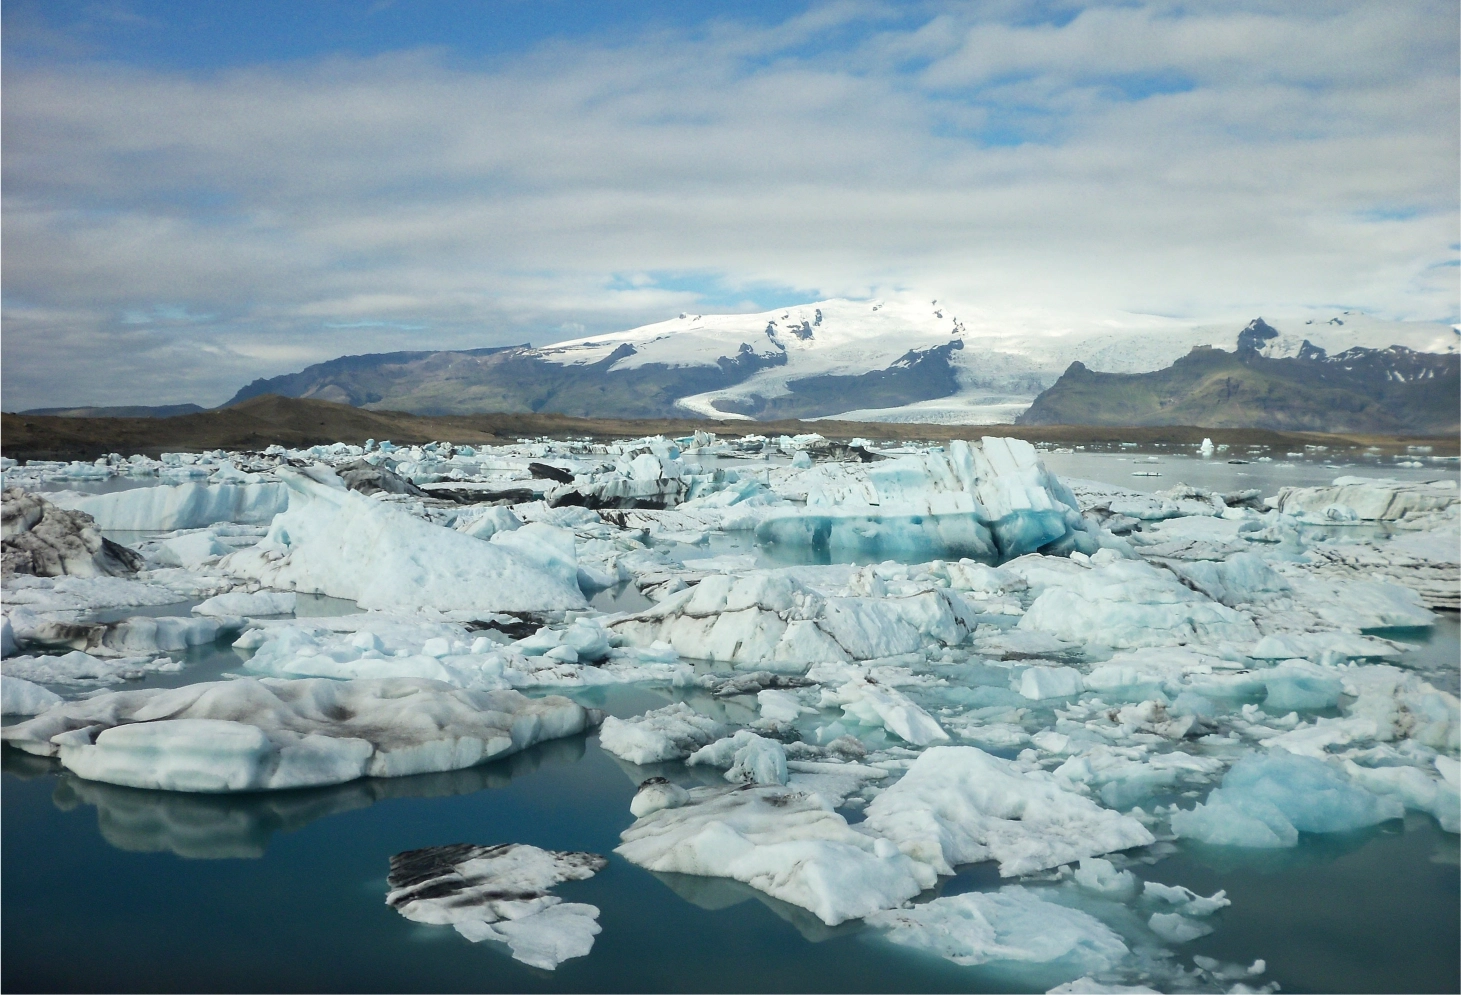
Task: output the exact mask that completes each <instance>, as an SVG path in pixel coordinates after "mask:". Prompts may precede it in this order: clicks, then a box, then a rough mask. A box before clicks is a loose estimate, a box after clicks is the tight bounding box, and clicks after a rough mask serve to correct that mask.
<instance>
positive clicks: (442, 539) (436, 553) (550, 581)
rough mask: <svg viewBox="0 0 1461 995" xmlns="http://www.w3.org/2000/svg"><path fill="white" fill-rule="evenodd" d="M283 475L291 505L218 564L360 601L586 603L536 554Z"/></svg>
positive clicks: (491, 607) (507, 607)
mask: <svg viewBox="0 0 1461 995" xmlns="http://www.w3.org/2000/svg"><path fill="white" fill-rule="evenodd" d="M281 473H284V471H281ZM286 483H287V484H288V486H289V488H290V503H289V510H288V511H286V512H284V513H283V514H280V515H278V516H277V517H276V518H275V519H274V523H273V525H272V526H271V527H270V529H269V533H268V535H267V536H265V537H264V539H263V541H261V542H260V543H259V544H258V545H257V546H254V547H253V548H251V549H245V550H241V551H239V552H237V553H234V554H232V555H230V556H228V557H225V558H224V559H223V561H222V562H221V563H220V565H219V566H220V568H221V569H223V570H225V571H226V572H229V573H232V574H235V575H239V576H244V577H252V578H254V579H256V580H259V581H261V582H262V583H264V584H266V585H268V586H270V587H275V588H282V589H292V590H297V591H307V592H312V593H317V594H328V595H331V596H333V597H337V598H346V599H348V600H351V601H355V602H357V603H358V604H359V605H360V607H362V608H367V609H371V608H376V609H393V610H401V609H409V608H434V609H439V610H450V609H464V610H479V611H549V610H559V609H570V608H583V607H585V606H586V604H587V602H585V601H584V597H583V592H582V591H580V590H579V588H578V586H577V583H576V581H575V582H570V580H569V579H568V578H567V576H565V572H566V570H558V569H556V568H553V567H552V566H551V565H548V564H546V561H545V560H544V558H543V557H538V558H529V557H527V556H525V555H523V554H522V553H521V552H520V551H518V550H514V549H509V548H507V547H506V546H505V545H503V544H501V543H499V542H496V541H492V542H482V541H480V540H478V539H474V538H472V537H471V536H469V535H467V534H465V533H463V532H457V531H455V530H453V529H447V528H442V527H441V526H439V525H432V524H431V523H429V522H424V521H422V520H421V519H419V518H416V517H414V516H412V515H410V514H407V513H406V512H405V511H402V510H401V509H399V508H395V507H393V506H391V505H388V504H383V503H381V502H379V501H375V500H373V499H371V498H368V497H365V496H363V495H361V494H358V493H356V492H354V491H348V490H345V489H344V487H343V486H330V485H328V484H322V483H319V482H318V481H315V480H313V479H311V478H310V477H308V476H305V475H304V474H302V473H287V474H286ZM521 531H523V530H515V531H512V532H505V533H502V535H503V536H515V535H517V534H518V533H519V532H521ZM545 555H546V554H545ZM554 558H555V561H556V559H561V556H560V555H559V554H558V553H556V552H555V553H554ZM576 572H577V568H576V567H575V568H574V574H576Z"/></svg>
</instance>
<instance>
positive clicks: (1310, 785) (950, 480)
mask: <svg viewBox="0 0 1461 995" xmlns="http://www.w3.org/2000/svg"><path fill="white" fill-rule="evenodd" d="M872 448H873V449H878V450H880V451H881V454H882V455H884V456H886V457H888V458H887V459H881V460H877V461H876V462H871V463H863V462H861V457H860V456H859V455H858V454H856V453H851V452H849V451H847V450H843V449H839V448H838V447H836V446H834V445H832V444H829V443H827V442H826V441H825V440H822V439H820V438H818V437H799V438H797V439H787V438H783V439H770V440H765V439H755V438H751V439H744V440H717V439H714V438H712V437H706V436H697V437H695V438H692V439H685V440H666V439H646V440H637V441H634V442H630V443H615V444H612V445H609V446H603V445H589V444H584V443H576V444H567V443H561V442H559V443H553V442H547V441H541V442H534V443H524V444H520V445H516V446H507V447H500V448H493V449H469V448H456V447H448V446H445V445H436V446H430V447H407V448H397V447H393V446H390V445H389V444H388V443H387V444H382V445H379V446H376V445H372V446H370V447H369V448H368V449H366V448H363V447H345V446H336V447H315V448H314V449H312V450H305V451H297V452H285V451H283V450H279V449H277V447H276V449H275V450H273V451H271V452H269V453H265V454H253V455H249V456H239V455H236V454H227V453H211V454H169V455H167V456H164V458H163V459H162V460H147V459H144V458H140V457H139V458H133V459H130V460H121V459H113V460H103V461H99V462H98V463H92V464H55V465H33V466H27V467H14V466H11V465H9V463H8V461H7V464H6V466H5V468H4V474H5V483H6V486H7V487H22V488H25V489H27V490H29V491H30V492H32V493H41V494H42V495H43V496H45V497H47V498H48V499H50V500H52V501H53V502H54V503H55V507H57V508H60V509H62V510H63V511H64V510H66V509H72V510H76V511H83V512H85V513H86V514H88V515H91V516H92V519H93V521H94V522H95V526H93V528H95V529H96V530H97V531H96V537H97V538H96V539H95V540H94V539H91V538H88V535H89V534H88V533H86V531H85V528H82V527H81V526H80V525H78V524H77V520H73V519H70V518H65V516H64V515H57V516H56V517H55V519H53V520H52V522H51V524H49V525H47V524H44V522H41V521H37V522H28V523H27V521H24V520H21V519H16V520H15V521H12V519H11V518H9V517H7V521H6V548H7V561H6V562H7V575H6V578H5V582H4V594H5V599H4V601H5V604H4V610H5V615H6V618H5V625H4V651H5V657H4V660H3V663H0V673H3V675H4V677H3V681H0V684H3V690H4V699H5V710H6V712H7V715H6V718H5V730H4V735H5V738H6V741H7V743H8V745H7V746H6V748H5V751H4V760H5V790H4V793H3V805H4V814H5V826H6V832H5V834H4V838H3V841H0V846H3V849H4V886H3V887H4V903H3V909H0V915H3V917H4V930H5V936H6V939H7V940H9V941H10V943H9V944H8V945H7V951H6V952H7V957H6V958H5V964H4V967H3V972H4V980H5V983H6V984H9V985H10V986H11V987H14V988H16V989H20V988H26V987H48V988H58V989H65V988H91V989H97V988H115V987H118V986H119V985H122V984H126V983H127V982H126V981H125V980H124V979H128V978H130V979H136V978H142V977H145V978H149V979H154V983H153V985H152V986H153V987H159V988H165V989H189V990H193V989H214V988H218V989H225V988H238V989H243V988H248V989H251V990H252V989H284V988H287V989H298V988H306V987H318V988H331V989H342V990H349V989H355V988H371V989H377V988H381V987H391V988H396V989H400V990H443V989H448V988H468V987H471V988H490V989H496V990H538V989H544V990H551V989H557V988H563V989H568V990H584V989H595V988H621V989H625V988H633V989H636V990H653V989H664V988H673V989H677V990H679V989H684V990H732V989H734V990H830V989H835V988H844V989H852V990H954V989H958V990H970V989H973V990H988V991H996V990H1012V991H1045V990H1048V989H1051V988H1056V987H1059V986H1064V985H1070V989H1069V990H1095V988H1097V987H1100V986H1105V987H1108V988H1114V987H1118V986H1126V987H1128V988H1140V987H1145V988H1148V989H1153V990H1162V991H1169V990H1170V991H1219V990H1221V991H1227V990H1230V989H1233V988H1234V986H1236V985H1241V986H1246V987H1247V988H1249V989H1261V988H1263V987H1264V986H1272V985H1274V984H1278V985H1281V986H1282V988H1283V990H1336V991H1338V990H1400V989H1404V990H1417V991H1430V990H1437V991H1439V990H1455V988H1456V987H1457V982H1458V978H1457V973H1456V972H1457V969H1456V964H1457V959H1458V958H1457V954H1458V951H1457V941H1456V936H1457V932H1458V922H1457V919H1458V914H1457V905H1458V902H1457V894H1458V876H1457V869H1456V868H1457V856H1456V853H1457V851H1456V840H1457V836H1456V835H1455V834H1456V831H1457V828H1458V826H1457V822H1458V803H1457V798H1458V790H1461V789H1458V783H1457V781H1458V779H1457V755H1458V753H1457V734H1458V720H1457V703H1456V698H1455V694H1456V691H1457V683H1458V682H1457V660H1458V653H1461V647H1458V642H1457V627H1456V622H1455V618H1456V616H1455V609H1456V607H1457V599H1458V595H1461V591H1458V579H1457V564H1456V560H1457V558H1458V557H1457V547H1458V540H1457V507H1458V506H1457V503H1456V474H1455V470H1454V463H1448V462H1446V461H1443V460H1437V459H1432V458H1431V456H1430V455H1428V454H1424V453H1407V454H1404V458H1402V459H1398V460H1397V459H1391V458H1389V457H1386V458H1385V459H1383V460H1382V459H1381V458H1379V457H1375V456H1373V455H1365V454H1342V455H1339V454H1333V453H1327V452H1322V453H1321V452H1310V453H1305V454H1295V455H1290V454H1286V453H1267V452H1259V451H1254V452H1248V451H1247V450H1244V451H1242V452H1234V451H1231V450H1229V451H1221V450H1218V451H1215V452H1213V453H1211V454H1210V455H1208V456H1207V457H1205V458H1204V457H1203V456H1201V455H1200V454H1199V453H1198V451H1197V449H1196V447H1190V448H1191V451H1190V452H1188V451H1181V452H1178V451H1170V450H1165V449H1149V450H1135V449H1128V448H1121V447H1113V451H1111V452H1104V453H1096V452H1090V451H1082V452H1074V451H1072V452H1057V451H1054V450H1053V449H1050V448H1047V449H1046V450H1045V451H1043V452H1042V451H1037V450H1035V449H1033V448H1031V447H1022V446H1020V445H1015V444H1010V443H1006V442H1004V441H1003V440H994V441H992V442H986V443H983V444H981V443H978V442H975V443H972V444H969V445H962V446H961V445H949V446H945V447H933V448H930V447H918V446H908V447H900V448H899V449H891V448H889V447H877V446H874V447H872ZM849 456H850V457H852V459H847V458H846V457H849ZM1265 457H1266V459H1265ZM291 458H292V460H293V463H294V465H292V466H291V465H288V463H287V461H288V460H289V459H291ZM1228 459H1241V460H1243V462H1234V463H1229V462H1227V460H1228ZM362 460H363V461H364V465H365V467H366V469H365V470H364V471H362V470H361V469H360V466H361V461H362ZM300 463H303V464H307V465H306V466H304V467H300V466H299V465H298V464H300ZM530 463H539V464H547V465H549V466H551V467H553V468H554V469H555V471H556V473H555V474H552V475H547V474H544V472H543V471H542V470H541V469H539V470H538V471H537V472H534V470H533V469H531V468H530V467H529V464H530ZM1402 463H1403V464H1417V465H1404V466H1402V465H1398V464H1402ZM345 467H354V469H352V470H351V471H350V479H351V480H352V481H353V482H354V485H355V486H354V488H353V489H352V488H347V487H345V486H344V480H345V478H344V477H343V476H342V475H341V474H339V473H337V472H336V471H337V469H343V468H345ZM1137 474H1140V476H1138V475H1137ZM1148 474H1160V475H1161V476H1148ZM555 477H556V478H563V477H569V478H571V482H564V481H563V480H562V479H555ZM361 481H365V483H364V484H362V483H361ZM68 484H69V485H71V486H68ZM1183 484H1185V485H1190V486H1181V485H1183ZM123 485H126V486H123ZM131 485H136V486H131ZM148 491H151V493H148ZM484 496H485V497H487V498H490V499H492V500H494V501H496V502H497V503H495V504H490V505H489V504H483V503H481V502H482V499H483V498H484ZM525 498H526V500H525ZM63 519H64V522H63ZM64 523H69V524H66V526H65V528H62V524H64ZM67 529H69V530H70V531H67ZM22 534H29V535H30V536H31V538H21V539H19V540H17V539H16V537H17V536H21V535H22ZM102 535H105V536H107V537H109V538H112V539H113V540H114V541H118V542H120V543H122V545H124V546H126V547H127V548H128V549H130V550H132V551H133V553H135V555H136V560H137V562H136V563H135V564H134V565H135V566H136V569H135V570H132V569H121V570H120V571H119V568H117V566H116V564H117V563H118V562H122V560H119V559H118V557H117V555H116V554H105V555H104V554H103V552H101V551H99V550H100V547H99V545H98V541H99V538H100V537H101V536H102ZM38 543H39V544H41V545H37V544H38ZM88 543H90V545H88ZM12 546H13V547H14V548H15V549H16V550H19V551H21V552H24V553H25V554H26V555H27V556H28V557H30V559H29V560H27V562H42V561H45V562H47V563H55V564H59V565H60V566H59V567H58V568H54V569H53V568H49V567H47V568H42V570H41V571H40V572H41V573H43V574H49V575H43V576H35V575H27V574H24V573H18V572H13V571H12V570H11V569H10V565H12V564H13V563H14V562H19V560H17V559H14V558H12V557H11V556H10V555H9V551H10V550H11V548H12ZM93 547H97V548H95V549H94V548H93ZM122 559H123V560H125V559H126V558H125V557H123V558H122ZM327 692H328V693H327ZM519 693H521V694H522V695H526V697H520V696H519ZM602 711H607V712H608V713H610V715H611V716H612V717H611V718H609V719H608V720H606V721H604V723H603V725H602V726H601V727H599V726H598V725H597V723H598V721H599V719H600V717H601V712H602ZM535 744H536V745H535ZM493 757H499V758H501V759H495V760H494V759H492V758H493ZM418 772H420V773H418ZM362 775H365V776H362ZM641 782H649V783H647V784H645V785H644V786H643V787H642V788H641V787H640V785H641ZM287 785H314V786H313V787H294V788H291V789H290V790H262V791H261V790H259V789H260V788H263V789H269V788H276V787H284V786H287ZM139 786H142V787H139ZM155 787H163V788H166V789H168V790H147V789H145V788H155ZM377 802H379V803H380V804H376V803H377ZM454 843H467V844H474V845H493V844H498V843H521V844H526V845H529V846H533V847H539V848H542V849H544V850H554V851H585V852H590V853H597V854H602V855H605V856H606V857H608V860H609V863H608V865H607V867H606V868H605V869H604V870H603V871H601V872H600V873H598V874H596V875H594V876H593V877H592V878H591V879H588V880H575V881H568V882H565V883H563V884H561V885H559V886H558V887H557V888H555V889H554V890H555V894H556V895H557V896H559V897H561V901H562V903H563V904H562V906H561V907H562V908H567V909H569V910H576V909H596V910H598V916H597V920H596V924H597V925H596V926H595V925H594V921H593V920H591V918H587V917H586V915H587V914H586V913H585V915H580V916H579V917H578V919H577V920H575V921H574V922H575V924H577V925H575V927H574V929H576V930H577V932H576V933H575V932H574V930H567V932H564V931H563V930H559V931H558V932H554V931H553V930H551V929H550V930H548V931H547V932H543V931H542V928H541V927H539V933H540V934H541V935H539V933H535V934H534V937H533V940H532V943H531V944H530V947H531V949H532V950H533V951H535V952H533V953H524V950H526V949H528V948H523V949H518V948H513V949H514V950H515V951H516V954H517V955H518V959H517V960H514V959H512V951H510V950H509V949H508V947H509V946H510V943H476V944H473V943H470V942H468V938H467V936H466V934H465V933H462V934H461V935H458V933H457V932H453V931H451V930H441V929H432V928H430V927H427V926H422V925H419V924H415V923H412V922H410V921H409V920H407V919H404V918H402V917H401V916H399V915H397V914H396V913H395V912H393V911H392V910H391V908H390V906H388V905H386V904H385V901H384V899H385V896H386V892H387V888H386V882H385V873H386V869H387V864H388V861H389V858H390V857H391V855H393V854H397V853H400V852H403V851H407V850H419V849H421V848H425V847H433V846H442V845H445V844H454ZM557 907H558V906H555V908H557ZM200 910H201V911H200ZM549 918H551V917H549ZM579 920H582V922H581V923H580V922H579ZM543 921H544V922H547V920H546V919H544V920H543ZM585 924H586V925H585ZM549 925H552V924H549ZM595 928H597V929H600V930H601V932H600V933H599V934H598V935H597V937H593V936H589V935H588V933H589V932H592V930H593V929H595ZM565 929H567V927H565ZM560 933H562V935H561V936H560V935H559V934H560ZM578 933H584V934H585V935H584V936H583V937H578V935H577V934H578ZM570 934H571V935H570ZM75 936H87V937H89V938H91V939H90V940H89V941H88V942H89V943H93V944H95V945H97V946H99V947H100V950H99V951H98V952H97V953H95V954H91V953H88V956H87V957H85V958H78V957H75V956H72V955H70V954H69V953H68V951H69V950H70V945H71V944H72V943H74V940H73V939H68V938H74V937H75ZM565 937H566V939H565ZM569 941H572V942H569ZM524 942H526V941H524ZM544 944H547V947H546V948H544V949H552V950H554V951H556V952H555V953H553V954H552V955H546V954H543V953H541V952H538V948H540V947H543V945H544ZM519 947H521V943H520V944H519ZM560 948H561V949H560ZM570 948H571V949H570ZM322 949H328V950H330V951H332V953H331V956H330V957H329V958H318V957H314V956H312V955H310V954H308V953H306V952H305V951H308V950H322ZM290 950H295V951H299V954H298V955H296V956H283V955H281V954H280V953H279V952H280V951H290ZM753 950H754V951H755V952H756V955H755V956H754V957H747V956H746V953H747V952H748V951H753ZM260 951H268V952H269V953H268V955H267V956H261V955H260ZM585 951H586V952H585ZM564 957H567V958H568V959H562V958H564ZM523 961H526V963H523ZM533 963H536V964H538V965H540V966H539V967H536V968H535V967H530V966H528V965H529V964H533ZM555 964H556V967H553V965H555ZM545 968H552V969H551V971H549V970H546V969H545Z"/></svg>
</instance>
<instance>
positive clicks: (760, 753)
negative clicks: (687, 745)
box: [685, 729, 787, 784]
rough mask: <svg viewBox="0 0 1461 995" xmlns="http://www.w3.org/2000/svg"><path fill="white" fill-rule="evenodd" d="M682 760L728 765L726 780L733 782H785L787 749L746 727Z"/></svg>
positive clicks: (709, 764) (691, 762) (723, 766)
mask: <svg viewBox="0 0 1461 995" xmlns="http://www.w3.org/2000/svg"><path fill="white" fill-rule="evenodd" d="M685 762H686V763H687V764H690V765H692V766H694V765H696V764H706V765H708V766H710V767H721V768H729V769H728V770H726V772H725V779H726V780H727V781H731V782H732V783H736V784H785V783H786V777H787V774H786V748H785V747H783V746H782V745H781V744H780V743H778V742H777V741H776V740H774V739H766V738H764V737H762V736H758V735H756V734H755V733H754V732H751V731H749V730H747V729H742V730H740V731H739V732H737V733H736V734H735V735H734V736H728V737H726V738H725V739H722V740H719V741H718V742H714V743H711V744H710V745H709V746H702V747H701V748H700V749H698V750H696V751H695V752H694V753H692V754H690V758H689V759H688V760H686V761H685Z"/></svg>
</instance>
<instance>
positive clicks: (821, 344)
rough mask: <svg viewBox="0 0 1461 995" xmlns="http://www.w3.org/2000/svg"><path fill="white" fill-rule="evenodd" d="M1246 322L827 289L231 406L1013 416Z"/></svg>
mask: <svg viewBox="0 0 1461 995" xmlns="http://www.w3.org/2000/svg"><path fill="white" fill-rule="evenodd" d="M1253 324H1254V323H1249V324H1248V325H1246V326H1245V324H1244V322H1242V321H1231V322H1220V323H1209V324H1203V325H1194V324H1191V323H1183V322H1181V321H1177V320H1173V319H1168V318H1161V317H1153V316H1147V315H1133V314H1124V313H1118V314H1113V315H1106V316H1095V317H1092V316H1085V317H1083V318H1081V319H1080V320H1070V319H1064V320H1062V319H1058V318H1055V317H1052V316H1050V315H1048V314H1043V313H1040V312H1038V311H1033V310H1032V311H1030V312H1028V313H1023V314H1013V315H1011V314H989V313H985V312H982V311H980V310H979V309H977V308H973V309H971V308H959V307H954V306H952V305H949V304H947V303H946V302H943V301H939V300H928V299H918V300H913V299H909V298H901V299H895V300H861V301H859V300H840V299H839V300H826V301H819V302H816V303H812V304H806V305H799V306H795V307H786V308H777V309H775V310H772V311H764V312H760V313H757V314H722V315H706V314H688V313H686V314H681V315H679V316H678V317H675V318H671V319H669V320H666V321H661V322H656V323H654V324H650V325H644V326H641V327H638V328H632V329H629V330H627V331H622V332H615V333H610V334H602V335H594V336H590V337H587V338H582V339H577V340H573V341H568V342H560V343H556V344H553V345H549V346H544V347H540V348H533V347H531V346H519V347H508V348H505V349H477V350H467V351H453V352H411V353H390V354H381V355H376V356H352V357H343V358H341V359H338V360H332V361H330V362H328V363H320V364H317V365H315V366H312V367H309V368H307V369H305V370H303V371H301V372H300V373H296V374H290V375H287V376H284V377H275V378H272V379H269V380H258V381H255V382H254V383H252V384H250V385H249V386H248V387H246V388H244V389H243V390H241V391H240V392H239V393H238V395H236V396H235V398H234V399H233V401H232V402H230V403H237V402H238V401H241V400H244V399H246V398H248V397H253V396H257V395H260V394H265V393H277V394H283V395H286V396H291V397H317V398H322V399H325V400H333V401H343V402H346V403H350V404H355V405H358V406H363V407H371V408H382V409H394V410H406V411H416V412H421V413H433V414H440V413H470V412H482V411H533V412H544V413H549V412H553V413H563V414H573V415H584V416H591V417H708V418H744V419H774V418H825V417H837V418H843V419H851V420H864V421H918V422H940V423H955V424H981V423H991V422H1010V421H1013V420H1014V419H1015V418H1016V417H1017V416H1018V415H1019V414H1020V413H1021V412H1023V411H1024V410H1025V409H1026V408H1028V407H1029V405H1030V404H1031V403H1032V402H1033V401H1034V399H1035V398H1036V397H1037V396H1038V395H1039V394H1040V393H1041V392H1042V391H1044V390H1045V389H1047V388H1048V387H1050V386H1051V385H1053V384H1054V383H1055V381H1056V380H1057V379H1058V378H1059V377H1060V375H1061V374H1062V373H1063V372H1064V371H1065V370H1066V369H1067V368H1068V367H1069V366H1070V364H1071V363H1073V362H1081V363H1083V364H1084V365H1085V367H1086V368H1087V369H1088V370H1091V371H1095V372H1105V373H1146V372H1151V371H1155V370H1161V369H1164V368H1166V367H1168V366H1170V365H1171V364H1172V363H1173V362H1174V361H1176V360H1177V359H1180V358H1181V357H1183V356H1185V355H1187V354H1188V353H1189V352H1190V351H1191V350H1192V349H1193V347H1195V346H1214V347H1216V348H1219V349H1223V350H1228V351H1233V350H1235V349H1236V348H1237V347H1238V345H1239V340H1240V337H1241V336H1242V335H1244V334H1245V329H1247V331H1248V332H1249V333H1251V329H1252V327H1253ZM1262 328H1263V329H1265V330H1266V331H1264V333H1263V335H1262V337H1261V340H1255V341H1254V342H1253V343H1252V346H1253V348H1255V349H1256V350H1257V351H1259V352H1260V353H1261V354H1262V355H1264V356H1266V357H1270V358H1274V357H1288V356H1297V355H1299V354H1300V352H1301V351H1302V350H1303V348H1304V343H1305V342H1306V341H1307V342H1308V343H1309V344H1310V348H1318V349H1323V350H1325V352H1326V353H1327V354H1329V355H1336V354H1339V353H1342V352H1345V351H1346V350H1349V349H1352V348H1356V347H1360V348H1370V349H1383V348H1386V347H1389V346H1392V345H1400V346H1404V347H1406V348H1408V349H1412V350H1414V351H1417V352H1426V353H1435V352H1455V351H1456V348H1457V334H1456V332H1455V331H1454V330H1453V329H1452V328H1450V327H1448V326H1445V325H1439V324H1434V323H1419V322H1389V321H1381V320H1379V319H1375V318H1372V317H1369V316H1367V315H1363V314H1356V313H1352V312H1346V313H1344V314H1341V315H1335V316H1332V317H1330V318H1327V319H1314V318H1309V319H1307V320H1305V319H1294V320H1288V321H1283V320H1279V321H1276V323H1275V324H1274V325H1270V324H1268V323H1266V322H1264V323H1263V324H1262ZM1249 337H1250V338H1252V335H1251V334H1250V335H1249Z"/></svg>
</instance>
